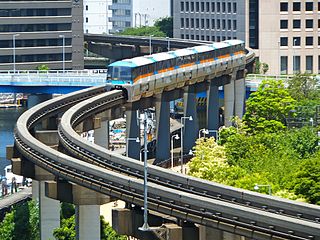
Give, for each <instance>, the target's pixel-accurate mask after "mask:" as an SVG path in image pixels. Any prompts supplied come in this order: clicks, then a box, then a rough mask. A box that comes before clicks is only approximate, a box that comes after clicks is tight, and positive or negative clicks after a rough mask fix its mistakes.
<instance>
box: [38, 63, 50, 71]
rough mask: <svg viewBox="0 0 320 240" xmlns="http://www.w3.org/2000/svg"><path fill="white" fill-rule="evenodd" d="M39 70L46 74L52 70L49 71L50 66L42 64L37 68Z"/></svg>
mask: <svg viewBox="0 0 320 240" xmlns="http://www.w3.org/2000/svg"><path fill="white" fill-rule="evenodd" d="M37 70H39V71H43V72H46V71H49V70H50V69H49V67H48V65H45V64H42V65H39V66H38V67H37Z"/></svg>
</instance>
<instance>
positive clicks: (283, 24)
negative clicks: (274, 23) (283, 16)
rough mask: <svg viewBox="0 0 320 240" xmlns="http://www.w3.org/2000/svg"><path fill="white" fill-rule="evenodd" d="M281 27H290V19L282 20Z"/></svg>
mask: <svg viewBox="0 0 320 240" xmlns="http://www.w3.org/2000/svg"><path fill="white" fill-rule="evenodd" d="M280 29H288V20H280Z"/></svg>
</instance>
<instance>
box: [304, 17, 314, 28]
mask: <svg viewBox="0 0 320 240" xmlns="http://www.w3.org/2000/svg"><path fill="white" fill-rule="evenodd" d="M306 28H313V19H307V20H306Z"/></svg>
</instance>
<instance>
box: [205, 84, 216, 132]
mask: <svg viewBox="0 0 320 240" xmlns="http://www.w3.org/2000/svg"><path fill="white" fill-rule="evenodd" d="M218 128H219V87H218V86H217V85H216V84H215V82H214V81H213V80H212V81H210V83H209V88H208V90H207V129H209V130H218Z"/></svg>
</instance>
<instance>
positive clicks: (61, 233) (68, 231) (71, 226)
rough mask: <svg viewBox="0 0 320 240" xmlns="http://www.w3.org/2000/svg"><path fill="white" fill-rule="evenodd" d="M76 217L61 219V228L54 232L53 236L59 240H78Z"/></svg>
mask: <svg viewBox="0 0 320 240" xmlns="http://www.w3.org/2000/svg"><path fill="white" fill-rule="evenodd" d="M75 227H76V221H75V215H73V216H72V217H70V218H66V219H61V220H60V227H59V228H56V229H55V230H54V231H53V236H54V237H55V238H56V239H57V240H76V230H75Z"/></svg>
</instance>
